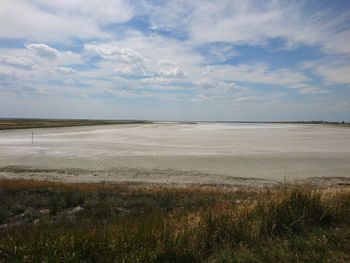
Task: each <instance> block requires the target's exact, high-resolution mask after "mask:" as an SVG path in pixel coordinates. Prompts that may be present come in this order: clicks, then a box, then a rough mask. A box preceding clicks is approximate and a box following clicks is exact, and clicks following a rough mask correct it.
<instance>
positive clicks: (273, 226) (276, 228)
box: [0, 180, 350, 262]
mask: <svg viewBox="0 0 350 263" xmlns="http://www.w3.org/2000/svg"><path fill="white" fill-rule="evenodd" d="M348 190H349V189H346V188H337V189H335V188H333V189H314V188H313V187H311V186H301V185H297V186H295V185H294V186H293V185H281V186H277V187H274V188H269V189H246V190H229V189H222V188H216V187H192V188H169V187H161V186H141V185H113V184H63V183H52V182H38V181H26V180H0V200H1V203H0V225H1V228H0V261H1V262H350V191H348Z"/></svg>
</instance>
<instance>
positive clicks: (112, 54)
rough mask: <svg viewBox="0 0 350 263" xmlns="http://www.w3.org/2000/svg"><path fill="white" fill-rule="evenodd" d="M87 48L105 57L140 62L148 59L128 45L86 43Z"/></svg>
mask: <svg viewBox="0 0 350 263" xmlns="http://www.w3.org/2000/svg"><path fill="white" fill-rule="evenodd" d="M85 50H87V51H89V52H92V53H95V54H97V55H99V56H101V57H102V58H104V59H112V60H117V61H123V62H132V63H135V62H137V63H139V62H143V61H146V58H145V57H144V56H142V55H141V54H140V53H139V52H137V51H135V50H132V49H131V48H127V47H125V48H124V47H118V46H111V45H104V44H102V45H94V44H86V45H85Z"/></svg>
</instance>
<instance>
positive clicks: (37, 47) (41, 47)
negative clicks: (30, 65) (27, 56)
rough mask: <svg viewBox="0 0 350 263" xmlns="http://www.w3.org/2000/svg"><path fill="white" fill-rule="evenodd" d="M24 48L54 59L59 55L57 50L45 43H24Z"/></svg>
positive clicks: (40, 55)
mask: <svg viewBox="0 0 350 263" xmlns="http://www.w3.org/2000/svg"><path fill="white" fill-rule="evenodd" d="M26 48H27V49H28V50H30V51H33V52H34V53H35V54H36V55H38V56H39V57H43V58H48V59H54V58H57V57H58V55H59V53H60V52H59V51H58V50H57V49H55V48H52V47H50V46H48V45H46V44H26Z"/></svg>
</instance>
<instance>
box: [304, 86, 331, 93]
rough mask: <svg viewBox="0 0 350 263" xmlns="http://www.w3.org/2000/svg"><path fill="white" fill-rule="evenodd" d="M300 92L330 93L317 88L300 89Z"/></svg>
mask: <svg viewBox="0 0 350 263" xmlns="http://www.w3.org/2000/svg"><path fill="white" fill-rule="evenodd" d="M298 92H299V93H300V94H322V93H329V91H328V90H324V89H320V88H317V87H303V88H300V89H298Z"/></svg>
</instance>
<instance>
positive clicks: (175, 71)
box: [158, 67, 185, 78]
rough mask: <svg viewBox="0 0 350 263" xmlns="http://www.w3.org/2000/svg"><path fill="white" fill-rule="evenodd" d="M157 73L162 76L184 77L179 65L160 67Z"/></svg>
mask: <svg viewBox="0 0 350 263" xmlns="http://www.w3.org/2000/svg"><path fill="white" fill-rule="evenodd" d="M158 74H159V75H160V76H162V77H164V78H184V77H185V74H184V73H183V71H182V70H181V69H180V68H179V67H174V68H162V69H160V70H159V72H158Z"/></svg>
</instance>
